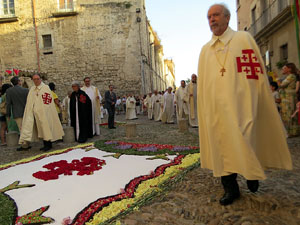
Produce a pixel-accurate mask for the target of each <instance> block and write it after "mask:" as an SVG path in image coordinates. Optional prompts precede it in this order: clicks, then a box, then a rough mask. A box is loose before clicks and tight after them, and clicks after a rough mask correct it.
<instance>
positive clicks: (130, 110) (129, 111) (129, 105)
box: [126, 97, 137, 120]
mask: <svg viewBox="0 0 300 225" xmlns="http://www.w3.org/2000/svg"><path fill="white" fill-rule="evenodd" d="M135 103H136V100H135V98H134V97H128V98H127V100H126V120H134V119H137V117H136V112H135Z"/></svg>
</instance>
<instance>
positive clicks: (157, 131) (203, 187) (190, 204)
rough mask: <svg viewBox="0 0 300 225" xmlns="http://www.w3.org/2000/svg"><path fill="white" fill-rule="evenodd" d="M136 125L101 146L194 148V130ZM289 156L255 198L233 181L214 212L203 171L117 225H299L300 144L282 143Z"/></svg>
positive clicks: (216, 187) (14, 155)
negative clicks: (234, 187)
mask: <svg viewBox="0 0 300 225" xmlns="http://www.w3.org/2000/svg"><path fill="white" fill-rule="evenodd" d="M117 121H124V115H120V116H117ZM130 122H134V123H137V124H138V126H137V131H138V137H136V138H132V139H128V138H126V137H125V128H124V126H122V125H120V126H118V127H117V129H116V130H109V129H107V128H106V127H103V128H101V135H100V137H94V138H93V139H92V140H90V141H91V142H93V141H96V140H98V139H101V140H104V139H105V140H123V141H128V142H138V143H156V144H172V145H191V146H197V145H198V129H195V128H190V129H189V132H188V133H180V132H179V131H178V128H177V124H172V125H165V124H162V123H160V122H154V121H149V120H148V119H147V117H146V116H141V115H140V116H139V119H138V120H134V121H130ZM288 144H289V147H290V150H291V153H292V158H293V166H294V169H293V170H292V171H282V170H268V171H267V172H266V173H267V177H268V179H267V180H265V181H262V182H260V189H259V191H258V192H257V193H256V194H252V193H250V192H249V191H248V190H247V186H246V183H245V180H244V179H243V178H242V177H239V185H240V190H241V197H240V199H239V200H237V201H236V202H235V203H234V204H233V205H231V206H227V207H224V206H220V205H219V203H218V200H219V198H220V197H221V196H222V195H223V188H222V186H221V183H220V179H219V178H214V177H212V173H211V172H210V171H208V170H205V169H201V168H196V169H194V170H192V171H190V172H189V173H188V174H187V175H186V176H185V178H184V179H183V180H182V181H181V182H179V183H177V184H176V185H175V186H173V187H172V188H171V190H170V191H169V192H167V193H163V194H162V195H161V196H160V197H158V198H157V199H155V200H153V201H152V202H151V203H149V204H148V205H146V206H144V207H141V208H140V209H139V210H138V211H135V212H133V213H131V214H129V215H127V216H125V217H124V218H121V224H127V225H137V224H141V225H142V224H151V225H156V224H157V225H159V224H170V225H171V224H172V225H177V224H178V225H185V224H187V225H193V224H198V225H203V224H209V225H221V224H227V225H229V224H234V225H251V224H253V225H254V224H270V225H277V224H278V225H283V224H286V225H294V224H295V225H298V224H300V138H299V137H297V138H291V139H288ZM75 145H77V143H71V144H68V145H66V144H64V143H63V142H58V143H55V144H54V148H55V149H54V150H57V149H62V148H66V147H72V146H75ZM40 146H41V143H34V144H33V146H32V149H30V150H29V151H26V152H17V151H16V150H15V148H7V147H6V148H2V147H1V150H0V164H5V163H8V162H13V161H16V160H19V159H22V158H26V157H30V156H33V155H37V154H41V152H40V150H39V148H40ZM274 154H276V153H274Z"/></svg>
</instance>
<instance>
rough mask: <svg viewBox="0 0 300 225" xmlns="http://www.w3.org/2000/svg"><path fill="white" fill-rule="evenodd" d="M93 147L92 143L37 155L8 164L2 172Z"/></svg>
mask: <svg viewBox="0 0 300 225" xmlns="http://www.w3.org/2000/svg"><path fill="white" fill-rule="evenodd" d="M92 145H93V144H91V143H89V144H82V145H77V146H75V147H74V148H66V149H62V150H57V151H53V152H47V153H44V154H41V155H36V156H33V157H30V158H26V159H21V160H19V161H17V162H13V163H8V164H6V165H0V171H1V170H5V169H8V168H10V167H14V166H17V165H21V164H25V163H31V162H34V161H38V160H41V159H44V158H46V157H48V156H53V155H60V154H64V153H67V152H70V151H73V150H74V149H77V148H83V149H84V148H88V147H90V146H92Z"/></svg>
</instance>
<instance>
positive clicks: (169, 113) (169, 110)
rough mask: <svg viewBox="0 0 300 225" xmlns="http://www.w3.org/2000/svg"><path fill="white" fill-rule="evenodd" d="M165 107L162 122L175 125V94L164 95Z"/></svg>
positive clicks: (167, 93)
mask: <svg viewBox="0 0 300 225" xmlns="http://www.w3.org/2000/svg"><path fill="white" fill-rule="evenodd" d="M163 97H164V106H163V113H162V117H161V121H162V122H163V123H174V120H173V116H174V94H173V93H170V94H169V92H166V93H165V94H164V95H163Z"/></svg>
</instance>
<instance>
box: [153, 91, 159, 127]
mask: <svg viewBox="0 0 300 225" xmlns="http://www.w3.org/2000/svg"><path fill="white" fill-rule="evenodd" d="M151 98H152V108H153V117H154V121H159V120H160V118H159V115H160V101H161V99H160V95H159V94H157V95H155V94H154V95H152V97H151Z"/></svg>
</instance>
